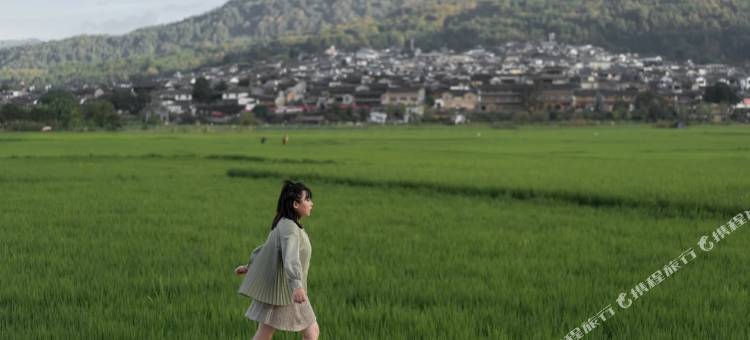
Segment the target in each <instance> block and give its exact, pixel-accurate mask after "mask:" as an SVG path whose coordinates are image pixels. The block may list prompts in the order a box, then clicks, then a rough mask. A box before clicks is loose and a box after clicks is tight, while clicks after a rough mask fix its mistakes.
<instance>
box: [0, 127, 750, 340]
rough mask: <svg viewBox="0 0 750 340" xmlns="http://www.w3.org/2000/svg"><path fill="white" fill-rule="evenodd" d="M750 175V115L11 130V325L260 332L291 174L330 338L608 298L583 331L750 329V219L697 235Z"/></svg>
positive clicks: (732, 211)
mask: <svg viewBox="0 0 750 340" xmlns="http://www.w3.org/2000/svg"><path fill="white" fill-rule="evenodd" d="M285 133H288V134H289V144H288V145H282V143H281V139H282V136H284V134H285ZM262 137H266V138H268V141H267V142H266V143H265V144H261V142H260V140H261V138H262ZM748 174H750V127H749V126H742V125H734V126H694V127H693V126H691V127H689V128H686V129H659V128H653V127H650V126H643V125H616V126H609V125H606V126H605V125H602V126H589V127H565V128H562V127H520V128H514V129H497V128H492V127H490V126H478V125H475V126H461V127H434V126H421V127H419V126H417V127H407V126H402V127H364V128H320V129H293V128H289V129H282V128H280V127H277V128H268V129H257V130H240V129H236V130H232V129H226V130H216V129H213V130H212V129H207V128H204V129H190V130H185V129H181V128H172V129H161V130H157V131H131V132H120V133H103V132H102V133H51V134H42V133H4V134H0V257H1V258H2V260H1V261H0V339H251V338H252V335H253V334H254V332H255V329H256V326H257V325H256V323H255V322H253V321H250V320H248V319H246V318H245V317H244V312H245V310H246V309H247V307H248V306H249V304H250V300H249V299H248V298H246V297H242V296H240V295H238V294H237V288H238V287H239V284H240V282H241V278H240V277H237V276H235V275H234V274H233V270H234V268H235V267H236V266H237V265H240V264H244V263H245V262H246V261H247V259H248V256H249V253H250V251H251V250H252V249H253V248H255V246H257V245H259V244H261V243H262V242H263V241H264V240H265V239H266V237H267V234H268V232H269V230H270V223H271V220H272V219H273V217H274V209H275V204H276V199H277V198H278V196H277V195H278V192H279V190H280V188H281V183H282V180H283V179H286V178H290V179H296V180H301V181H303V182H305V184H307V185H308V186H309V187H310V188H311V189H312V190H313V201H314V203H315V207H314V209H313V212H312V216H311V217H310V218H309V219H306V220H303V221H302V222H303V224H304V225H305V228H306V229H307V232H308V234H309V236H310V240H311V243H312V248H313V251H312V260H311V265H310V272H309V277H308V286H309V287H308V288H309V290H308V296H309V299H310V302H311V303H312V305H313V308H314V310H315V313H316V316H317V319H318V323H319V325H320V330H321V336H320V338H321V339H344V340H350V339H351V340H360V339H410V340H411V339H564V338H565V336H566V335H568V334H569V332H571V331H572V330H574V329H575V328H576V327H579V328H580V327H581V325H582V323H584V321H586V320H587V319H588V318H589V317H592V316H593V315H595V314H596V313H597V312H599V311H600V310H602V308H604V307H605V306H607V305H612V306H613V307H614V311H615V312H616V313H615V314H614V315H613V316H611V318H609V319H607V320H606V321H602V322H600V323H599V325H598V326H597V327H596V328H594V329H592V330H591V331H590V332H589V333H588V334H585V336H584V337H583V338H585V339H623V340H624V339H750V322H748V320H749V319H750V294H749V291H750V274H748V272H747V271H746V270H747V268H748V265H750V252H748V250H747V249H748V244H749V242H750V230H746V229H748V228H750V223H748V225H746V226H743V227H740V228H738V229H736V230H735V231H733V232H732V233H731V234H729V235H728V236H726V238H725V239H723V240H721V242H717V243H716V244H715V247H714V248H713V249H712V250H711V251H704V250H701V249H700V248H698V246H697V245H696V244H697V241H698V240H699V239H700V238H701V236H703V235H707V236H710V235H711V233H712V232H713V231H714V230H716V229H717V227H719V226H721V225H723V224H725V223H727V221H729V220H731V219H732V218H733V217H735V216H736V215H737V214H740V213H744V211H746V210H750V176H748ZM691 247H693V248H694V249H695V251H696V252H697V257H696V258H695V259H694V260H693V261H691V262H689V263H687V264H683V265H682V267H681V269H680V270H679V271H677V272H676V273H674V275H673V276H671V277H669V278H667V279H666V280H664V281H663V282H661V283H660V284H659V285H657V286H655V287H653V288H652V289H650V290H649V291H648V292H647V293H645V295H643V296H641V297H640V298H639V299H637V300H635V301H632V305H631V306H630V307H629V308H622V307H620V306H618V304H617V302H616V299H617V298H618V295H619V294H620V293H621V292H630V290H631V289H632V288H633V287H634V286H635V285H637V284H638V283H640V282H644V281H645V280H646V279H647V278H648V277H649V276H650V275H651V274H652V273H654V272H655V271H657V270H659V269H661V268H662V267H664V266H665V265H666V264H667V263H669V262H670V261H671V260H673V259H675V258H676V257H678V256H679V255H680V254H681V253H683V252H684V251H685V250H686V249H688V248H691ZM743 249H744V250H743ZM299 338H301V336H300V335H299V334H295V333H290V332H277V334H276V335H275V337H274V339H299ZM572 338H573V339H575V338H576V337H575V336H573V337H572Z"/></svg>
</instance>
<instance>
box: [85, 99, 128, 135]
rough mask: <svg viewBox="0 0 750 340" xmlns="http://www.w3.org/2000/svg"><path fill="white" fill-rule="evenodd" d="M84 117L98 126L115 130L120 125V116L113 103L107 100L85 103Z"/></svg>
mask: <svg viewBox="0 0 750 340" xmlns="http://www.w3.org/2000/svg"><path fill="white" fill-rule="evenodd" d="M81 111H82V112H83V117H84V119H85V120H86V121H87V122H88V123H90V124H92V125H94V126H97V127H102V128H106V129H109V130H114V129H117V128H118V127H120V125H121V124H120V116H119V115H118V114H117V112H115V107H114V106H113V105H112V103H110V102H108V101H106V100H93V101H90V102H87V103H86V104H84V105H83V109H82V110H81Z"/></svg>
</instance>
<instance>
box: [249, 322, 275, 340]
mask: <svg viewBox="0 0 750 340" xmlns="http://www.w3.org/2000/svg"><path fill="white" fill-rule="evenodd" d="M275 331H276V328H273V327H271V326H269V325H266V324H264V323H262V322H258V330H257V331H256V332H255V336H254V337H253V340H271V338H272V337H273V332H275Z"/></svg>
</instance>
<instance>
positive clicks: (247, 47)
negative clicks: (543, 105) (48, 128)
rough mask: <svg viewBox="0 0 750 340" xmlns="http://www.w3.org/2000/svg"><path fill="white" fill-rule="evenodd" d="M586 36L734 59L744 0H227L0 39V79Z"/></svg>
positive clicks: (656, 50)
mask: <svg viewBox="0 0 750 340" xmlns="http://www.w3.org/2000/svg"><path fill="white" fill-rule="evenodd" d="M549 32H555V33H556V34H557V37H558V40H560V41H563V42H569V43H576V44H580V43H590V44H595V45H600V46H604V47H606V48H609V49H613V50H619V51H634V52H641V53H647V54H661V55H664V56H666V57H670V58H675V59H693V60H694V61H697V62H730V63H740V64H744V63H746V62H747V60H748V57H747V56H748V52H750V34H747V32H750V1H746V0H681V1H674V0H567V1H559V0H486V1H474V0H471V1H456V0H385V1H377V2H372V1H366V0H232V1H230V2H228V3H227V4H225V5H224V6H222V7H220V8H217V9H215V10H213V11H211V12H208V13H206V14H203V15H200V16H196V17H192V18H189V19H186V20H183V21H181V22H178V23H174V24H169V25H162V26H156V27H149V28H144V29H140V30H137V31H134V32H132V33H129V34H126V35H122V36H79V37H74V38H69V39H65V40H61V41H55V42H50V43H44V44H39V45H34V46H23V47H15V48H8V49H3V50H0V79H8V78H16V79H25V80H33V79H44V80H53V81H62V80H65V79H69V78H71V77H76V78H98V79H103V78H107V77H118V78H125V77H127V76H128V75H130V74H141V73H151V74H154V73H158V72H162V71H169V70H176V69H186V68H192V67H196V66H199V65H201V64H204V63H212V62H222V61H223V60H247V59H248V58H259V57H267V56H268V54H278V53H280V54H284V55H290V54H294V53H296V52H302V51H311V52H312V51H319V50H321V49H322V48H326V47H329V46H330V45H336V46H337V48H348V47H359V46H371V47H375V48H380V47H387V46H391V45H394V44H396V45H400V44H404V43H405V42H406V41H408V40H409V39H412V38H413V39H415V42H416V45H417V46H419V47H422V48H423V49H432V48H439V47H443V46H446V47H449V48H458V49H461V48H468V47H472V46H475V45H477V44H482V45H485V46H491V45H494V44H498V43H502V42H504V41H508V40H525V39H543V38H544V37H545V36H546V34H547V33H549Z"/></svg>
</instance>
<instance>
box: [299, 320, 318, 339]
mask: <svg viewBox="0 0 750 340" xmlns="http://www.w3.org/2000/svg"><path fill="white" fill-rule="evenodd" d="M318 335H320V328H319V327H318V322H317V321H315V322H313V324H312V325H310V327H307V329H305V330H303V331H302V339H303V340H318Z"/></svg>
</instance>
